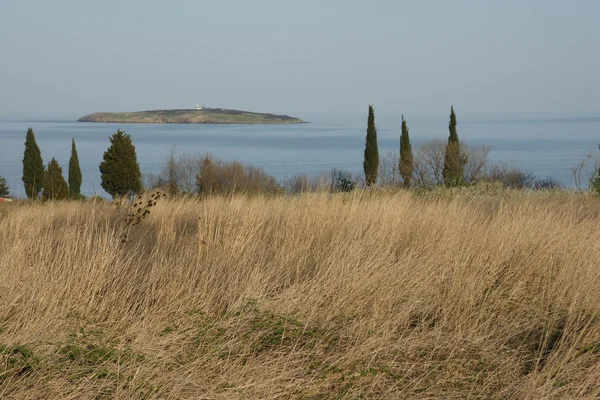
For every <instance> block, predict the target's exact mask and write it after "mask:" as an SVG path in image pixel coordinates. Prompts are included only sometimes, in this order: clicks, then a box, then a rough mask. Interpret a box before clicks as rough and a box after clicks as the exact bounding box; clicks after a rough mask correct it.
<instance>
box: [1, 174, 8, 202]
mask: <svg viewBox="0 0 600 400" xmlns="http://www.w3.org/2000/svg"><path fill="white" fill-rule="evenodd" d="M9 193H10V188H9V187H8V183H7V182H6V178H3V177H1V176H0V196H1V197H4V196H8V195H9Z"/></svg>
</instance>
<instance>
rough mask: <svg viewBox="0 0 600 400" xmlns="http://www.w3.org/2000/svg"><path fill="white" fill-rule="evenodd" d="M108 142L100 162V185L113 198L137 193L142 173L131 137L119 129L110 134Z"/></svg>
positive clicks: (140, 186) (139, 188) (140, 184)
mask: <svg viewBox="0 0 600 400" xmlns="http://www.w3.org/2000/svg"><path fill="white" fill-rule="evenodd" d="M110 143H111V145H110V147H109V148H108V149H107V150H106V151H105V152H104V157H103V159H104V161H102V162H101V163H100V178H101V180H102V182H101V185H102V187H103V188H104V190H106V192H107V193H108V194H110V195H111V196H112V197H113V198H115V197H118V196H125V195H130V194H134V193H139V192H140V191H141V190H142V174H141V173H140V166H139V164H138V162H137V156H136V154H135V146H134V145H133V143H131V137H130V136H129V135H128V134H126V133H125V132H123V131H121V130H120V129H119V130H117V133H115V134H113V135H112V136H111V138H110Z"/></svg>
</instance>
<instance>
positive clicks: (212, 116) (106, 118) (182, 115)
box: [77, 107, 305, 124]
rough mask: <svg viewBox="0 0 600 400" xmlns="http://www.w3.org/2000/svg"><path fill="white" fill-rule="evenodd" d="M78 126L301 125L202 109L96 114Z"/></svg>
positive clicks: (288, 120) (297, 121)
mask: <svg viewBox="0 0 600 400" xmlns="http://www.w3.org/2000/svg"><path fill="white" fill-rule="evenodd" d="M77 121H78V122H110V123H132V124H133V123H135V124H302V123H305V121H303V120H301V119H299V118H295V117H290V116H289V115H277V114H265V113H254V112H250V111H240V110H228V109H224V108H205V107H197V108H196V109H180V110H150V111H135V112H97V113H93V114H88V115H84V116H83V117H81V118H79V119H78V120H77Z"/></svg>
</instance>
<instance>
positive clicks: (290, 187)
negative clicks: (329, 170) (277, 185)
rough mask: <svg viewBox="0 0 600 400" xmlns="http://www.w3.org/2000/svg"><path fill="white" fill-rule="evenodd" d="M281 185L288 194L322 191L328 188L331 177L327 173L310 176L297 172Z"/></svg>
mask: <svg viewBox="0 0 600 400" xmlns="http://www.w3.org/2000/svg"><path fill="white" fill-rule="evenodd" d="M283 186H284V188H285V191H286V193H288V194H300V193H307V192H323V191H327V190H330V188H331V179H330V176H329V174H325V173H322V174H319V175H317V176H313V177H310V176H308V175H307V174H298V175H294V176H293V177H291V178H289V179H287V180H286V181H285V182H284V183H283Z"/></svg>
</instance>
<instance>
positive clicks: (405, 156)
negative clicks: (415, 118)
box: [399, 115, 413, 187]
mask: <svg viewBox="0 0 600 400" xmlns="http://www.w3.org/2000/svg"><path fill="white" fill-rule="evenodd" d="M399 170H400V175H401V176H402V179H403V180H404V186H406V187H409V186H410V180H411V178H412V174H413V154H412V148H411V145H410V137H409V136H408V126H406V120H405V119H404V115H403V116H402V135H400V165H399Z"/></svg>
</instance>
